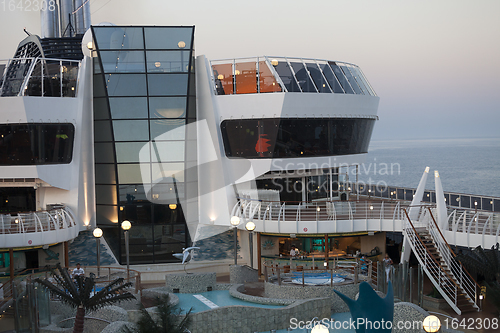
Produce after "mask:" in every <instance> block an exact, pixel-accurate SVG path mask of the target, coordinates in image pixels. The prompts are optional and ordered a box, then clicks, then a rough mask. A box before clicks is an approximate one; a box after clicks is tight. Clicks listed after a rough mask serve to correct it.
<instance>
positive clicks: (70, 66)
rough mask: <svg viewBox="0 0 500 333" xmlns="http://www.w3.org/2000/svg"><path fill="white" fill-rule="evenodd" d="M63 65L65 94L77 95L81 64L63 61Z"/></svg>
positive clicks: (66, 95)
mask: <svg viewBox="0 0 500 333" xmlns="http://www.w3.org/2000/svg"><path fill="white" fill-rule="evenodd" d="M62 65H63V82H62V83H63V87H62V88H63V96H64V97H75V96H76V84H77V82H78V70H79V66H78V65H77V64H76V63H74V62H62Z"/></svg>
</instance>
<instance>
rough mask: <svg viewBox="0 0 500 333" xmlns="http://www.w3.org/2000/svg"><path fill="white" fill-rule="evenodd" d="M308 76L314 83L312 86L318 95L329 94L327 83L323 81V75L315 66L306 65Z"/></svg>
mask: <svg viewBox="0 0 500 333" xmlns="http://www.w3.org/2000/svg"><path fill="white" fill-rule="evenodd" d="M306 66H307V69H308V70H309V74H311V77H312V79H313V81H314V84H315V85H316V87H317V88H318V91H319V92H320V93H331V90H330V87H329V86H328V83H327V82H326V81H325V79H324V77H323V75H322V74H321V72H320V70H319V68H318V66H317V65H316V64H306Z"/></svg>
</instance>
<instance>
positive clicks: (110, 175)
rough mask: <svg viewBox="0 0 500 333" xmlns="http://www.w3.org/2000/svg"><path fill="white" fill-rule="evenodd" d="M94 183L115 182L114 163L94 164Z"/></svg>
mask: <svg viewBox="0 0 500 333" xmlns="http://www.w3.org/2000/svg"><path fill="white" fill-rule="evenodd" d="M95 183H96V184H116V175H115V165H114V164H96V165H95Z"/></svg>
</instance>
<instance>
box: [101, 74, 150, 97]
mask: <svg viewBox="0 0 500 333" xmlns="http://www.w3.org/2000/svg"><path fill="white" fill-rule="evenodd" d="M104 78H105V80H106V88H107V89H108V95H109V96H146V75H144V74H107V75H105V76H104Z"/></svg>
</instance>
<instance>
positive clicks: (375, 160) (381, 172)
mask: <svg viewBox="0 0 500 333" xmlns="http://www.w3.org/2000/svg"><path fill="white" fill-rule="evenodd" d="M426 166H428V167H430V170H431V172H430V175H429V177H428V179H427V186H426V188H427V189H431V190H432V189H434V170H438V171H439V175H440V177H441V182H442V184H443V189H444V191H445V192H457V193H467V194H476V195H488V196H496V197H500V138H487V139H435V140H432V139H425V140H393V141H372V142H371V143H370V148H369V151H368V154H367V157H366V161H365V163H364V164H363V165H361V166H360V168H359V180H360V181H364V182H367V183H369V182H371V183H380V184H383V183H386V184H388V185H392V186H402V187H410V188H416V187H417V186H418V183H419V181H420V178H421V177H422V173H423V172H424V169H425V167H426ZM349 177H350V180H353V181H354V178H353V176H352V175H350V176H349Z"/></svg>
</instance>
